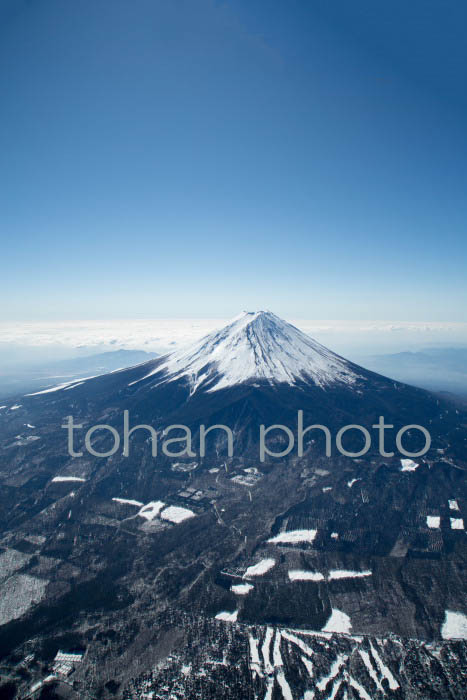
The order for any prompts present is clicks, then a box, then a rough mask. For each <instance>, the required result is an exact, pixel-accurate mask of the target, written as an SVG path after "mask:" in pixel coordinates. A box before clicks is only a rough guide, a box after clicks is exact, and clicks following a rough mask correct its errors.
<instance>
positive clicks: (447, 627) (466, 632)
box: [441, 610, 467, 639]
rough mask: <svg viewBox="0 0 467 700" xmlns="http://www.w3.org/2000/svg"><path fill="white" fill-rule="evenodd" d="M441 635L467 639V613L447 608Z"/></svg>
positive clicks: (449, 637)
mask: <svg viewBox="0 0 467 700" xmlns="http://www.w3.org/2000/svg"><path fill="white" fill-rule="evenodd" d="M441 636H442V638H443V639H467V615H464V614H463V613H460V612H454V611H453V610H446V612H445V618H444V622H443V626H442V627H441Z"/></svg>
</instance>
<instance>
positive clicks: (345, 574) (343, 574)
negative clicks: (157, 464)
mask: <svg viewBox="0 0 467 700" xmlns="http://www.w3.org/2000/svg"><path fill="white" fill-rule="evenodd" d="M371 574H372V571H370V570H367V571H348V570H347V569H332V570H331V571H330V572H329V576H328V581H333V580H335V579H340V578H365V577H366V576H371Z"/></svg>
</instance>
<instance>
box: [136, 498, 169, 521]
mask: <svg viewBox="0 0 467 700" xmlns="http://www.w3.org/2000/svg"><path fill="white" fill-rule="evenodd" d="M164 506H165V503H164V502H163V501H150V502H149V503H146V505H145V506H143V507H142V508H141V510H140V511H139V513H138V515H140V516H141V517H142V518H144V519H145V520H154V518H156V517H157V516H158V515H159V513H160V511H161V510H162V508H163V507H164Z"/></svg>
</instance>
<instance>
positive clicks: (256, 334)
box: [135, 311, 358, 393]
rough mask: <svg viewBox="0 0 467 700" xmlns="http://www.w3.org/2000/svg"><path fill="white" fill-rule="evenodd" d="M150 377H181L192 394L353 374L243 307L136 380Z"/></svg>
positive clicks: (338, 380) (284, 326)
mask: <svg viewBox="0 0 467 700" xmlns="http://www.w3.org/2000/svg"><path fill="white" fill-rule="evenodd" d="M151 376H153V377H154V385H155V386H157V385H159V384H162V383H165V382H167V381H173V380H176V379H180V378H182V377H186V378H187V379H188V380H189V382H190V385H191V393H194V392H195V391H196V390H197V389H198V388H199V387H200V386H203V387H204V388H205V389H206V391H216V390H218V389H225V388H228V387H231V386H235V385H237V384H243V383H251V382H254V381H255V380H259V381H262V380H263V381H264V380H266V381H269V382H271V383H287V384H289V385H293V384H295V383H296V381H297V380H305V381H307V382H310V381H311V382H312V383H314V384H315V385H317V386H320V387H325V386H328V385H331V384H353V383H354V382H355V381H356V380H357V378H358V374H357V373H356V372H355V369H354V367H353V366H352V365H351V364H350V363H349V362H347V361H346V360H344V359H343V358H342V357H339V355H336V354H335V353H333V352H331V351H330V350H328V349H327V348H325V347H324V346H323V345H320V343H317V342H316V341H315V340H313V339H312V338H310V337H309V336H308V335H306V334H305V333H303V332H302V331H300V330H299V329H298V328H296V327H295V326H293V325H292V324H290V323H287V322H286V321H283V320H282V319H281V318H279V317H278V316H276V315H275V314H273V313H271V312H270V311H244V312H243V313H241V314H240V315H239V316H237V317H235V318H234V319H233V320H232V321H230V322H229V323H228V324H227V325H226V326H225V327H224V328H221V329H220V330H218V331H214V332H213V333H211V334H209V335H207V336H205V337H204V338H202V339H201V340H199V341H197V342H195V343H194V344H192V345H191V346H190V347H188V348H183V349H181V350H177V351H175V352H174V353H172V354H170V355H168V356H166V357H165V358H164V359H163V360H162V361H161V362H160V363H158V364H157V366H156V367H155V368H154V369H152V370H151V372H149V374H146V375H145V376H144V377H142V378H141V380H142V379H148V378H149V377H151ZM141 380H137V381H141ZM135 383H136V382H135Z"/></svg>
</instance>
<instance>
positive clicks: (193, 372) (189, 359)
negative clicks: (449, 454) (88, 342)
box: [7, 311, 457, 451]
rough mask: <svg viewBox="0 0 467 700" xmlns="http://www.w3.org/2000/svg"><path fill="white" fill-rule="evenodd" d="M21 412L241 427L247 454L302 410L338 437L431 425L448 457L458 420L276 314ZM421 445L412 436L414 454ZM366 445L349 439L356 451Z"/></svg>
mask: <svg viewBox="0 0 467 700" xmlns="http://www.w3.org/2000/svg"><path fill="white" fill-rule="evenodd" d="M16 403H17V404H21V405H22V406H23V408H24V409H27V410H28V412H29V419H28V422H30V423H31V424H33V425H36V423H38V424H39V425H40V424H41V423H43V421H44V418H46V420H47V422H48V423H50V421H51V420H55V421H57V422H58V421H59V420H60V418H59V416H60V417H63V416H66V415H73V416H74V417H75V418H76V419H83V420H85V422H86V423H88V422H89V421H90V420H91V419H92V420H93V422H94V423H99V422H105V423H107V424H110V425H115V427H116V428H118V427H120V423H121V416H122V412H123V411H124V410H128V411H129V412H130V414H131V417H132V419H133V420H134V421H136V420H137V421H138V423H144V424H151V425H153V426H154V427H155V428H156V429H160V428H162V427H163V426H167V425H168V424H169V423H173V424H184V425H186V426H188V427H189V428H190V429H192V430H194V432H195V434H196V431H197V426H199V424H206V423H208V422H209V423H210V424H211V425H213V424H219V423H220V424H223V425H227V426H230V427H231V428H232V430H233V431H234V433H236V434H237V444H238V445H239V446H241V448H242V449H244V450H245V449H247V447H251V446H252V445H253V443H254V441H255V439H256V438H257V434H258V426H259V425H260V424H271V423H272V424H275V423H282V424H286V425H291V424H292V425H293V424H294V423H296V419H297V412H298V411H300V410H302V411H303V412H304V419H305V420H307V421H311V422H312V423H320V424H323V425H326V426H328V427H329V429H331V430H333V429H339V428H340V427H342V426H343V425H346V424H354V423H359V424H361V425H363V426H366V427H367V428H368V429H370V428H371V426H372V425H373V424H375V423H377V422H378V420H379V416H384V417H385V419H387V420H388V421H389V422H390V423H391V424H394V427H395V430H396V431H397V430H398V429H399V428H400V427H402V426H404V425H408V424H418V425H422V426H426V427H427V428H428V429H430V432H432V433H433V439H434V443H433V444H434V446H435V447H438V448H442V447H443V446H444V444H445V439H444V438H445V437H446V436H449V440H451V439H452V441H451V447H453V446H455V444H456V436H455V435H454V437H452V433H453V431H455V426H456V425H457V420H456V418H457V416H456V413H455V411H453V410H452V408H448V409H446V410H440V405H439V404H440V401H439V399H438V398H437V397H436V396H434V395H433V394H430V393H429V392H426V391H424V390H421V389H417V388H415V387H411V386H408V385H405V384H402V383H400V382H396V381H394V380H392V379H389V378H387V377H383V376H381V375H378V374H375V373H374V372H371V371H369V370H366V369H364V368H363V367H360V366H358V365H356V364H354V363H352V362H350V361H348V360H346V359H344V358H343V357H341V356H339V355H337V354H336V353H334V352H332V351H331V350H329V349H328V348H326V347H324V346H323V345H321V344H320V343H318V342H316V341H315V340H313V339H312V338H311V337H310V336H308V335H306V334H305V333H303V332H302V331H300V330H299V329H298V328H296V327H295V326H293V325H291V324H290V323H287V322H286V321H284V320H282V319H280V318H279V317H278V316H276V315H275V314H273V313H271V312H270V311H256V312H243V313H241V314H240V315H239V316H237V317H236V318H234V319H233V320H232V321H231V322H230V323H228V324H227V325H226V326H225V327H223V328H221V329H220V330H218V331H215V332H213V333H210V334H209V335H207V336H205V337H204V338H201V339H200V340H198V341H197V342H195V343H193V344H192V345H190V346H189V347H187V348H181V349H177V350H176V351H175V352H172V353H170V354H168V355H166V356H164V357H158V358H156V359H153V360H150V361H148V362H144V363H142V364H139V365H136V366H134V367H130V368H127V369H122V370H117V371H114V372H111V373H110V374H106V375H101V376H98V377H84V378H83V379H75V380H73V381H72V382H68V383H65V384H60V385H59V386H56V387H49V388H47V389H45V390H42V391H40V392H36V393H34V394H30V395H27V396H25V397H22V398H21V399H20V400H19V399H18V401H17V402H16ZM20 413H21V412H20ZM7 417H8V418H9V420H10V421H11V425H12V429H14V430H16V428H17V420H15V419H16V418H19V419H21V416H20V414H13V413H12V412H11V411H9V412H7ZM104 418H105V420H104ZM416 437H420V436H415V437H414V436H410V435H409V436H408V438H407V440H408V441H409V442H408V444H407V449H408V450H409V449H410V445H409V443H413V444H415V442H416ZM360 438H361V436H360ZM358 440H359V436H358V435H353V436H349V438H348V445H349V448H350V445H351V444H357V442H358ZM414 441H415V442H414ZM219 447H220V446H219V445H216V449H219ZM416 450H417V446H416V447H415V449H414V450H413V451H416Z"/></svg>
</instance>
